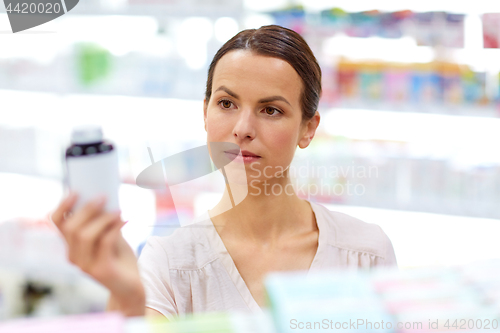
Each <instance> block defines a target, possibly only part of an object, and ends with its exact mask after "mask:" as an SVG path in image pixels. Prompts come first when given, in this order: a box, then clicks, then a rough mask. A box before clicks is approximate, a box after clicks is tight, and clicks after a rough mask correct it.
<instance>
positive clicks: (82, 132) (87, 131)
mask: <svg viewBox="0 0 500 333" xmlns="http://www.w3.org/2000/svg"><path fill="white" fill-rule="evenodd" d="M101 141H102V129H101V126H99V125H80V126H75V127H73V132H72V133H71V143H72V144H91V143H97V142H101Z"/></svg>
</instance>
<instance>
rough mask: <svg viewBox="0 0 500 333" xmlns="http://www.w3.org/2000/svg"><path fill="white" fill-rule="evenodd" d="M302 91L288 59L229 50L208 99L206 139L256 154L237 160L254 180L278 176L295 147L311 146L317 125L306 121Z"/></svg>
mask: <svg viewBox="0 0 500 333" xmlns="http://www.w3.org/2000/svg"><path fill="white" fill-rule="evenodd" d="M301 91H302V80H301V78H300V77H299V75H298V74H297V72H296V71H295V70H294V69H293V67H292V66H291V65H290V64H289V63H287V62H286V61H284V60H281V59H279V58H274V57H268V56H261V55H257V54H255V53H252V52H251V51H247V50H236V51H231V52H229V53H227V54H225V55H224V56H223V57H222V58H221V59H220V60H219V62H218V63H217V65H216V67H215V71H214V75H213V81H212V95H211V97H210V100H209V101H205V107H204V119H205V130H206V131H207V142H230V143H234V144H236V145H238V146H239V148H240V149H241V151H242V152H243V154H245V153H246V152H245V151H248V152H250V153H253V154H255V155H258V156H259V157H257V158H254V159H253V160H251V161H248V159H244V158H242V157H241V156H240V157H237V158H236V159H235V160H234V161H235V163H236V161H239V162H238V163H244V167H245V169H246V173H247V177H251V179H250V180H253V179H257V180H261V181H263V180H265V179H270V178H273V177H276V175H279V174H281V173H282V172H283V171H284V170H285V169H286V168H288V166H289V165H290V163H291V161H292V159H293V156H294V153H295V149H296V147H297V145H299V146H300V147H301V148H305V147H307V145H309V142H310V140H311V139H312V137H313V136H314V131H315V129H316V127H317V123H316V124H315V126H311V125H308V123H309V122H310V121H309V122H302V110H301V103H300V98H301ZM313 120H316V117H315V118H313ZM317 120H318V122H319V115H318V116H317ZM228 156H231V155H228ZM232 158H235V156H234V155H233V156H232ZM245 160H247V161H246V162H245Z"/></svg>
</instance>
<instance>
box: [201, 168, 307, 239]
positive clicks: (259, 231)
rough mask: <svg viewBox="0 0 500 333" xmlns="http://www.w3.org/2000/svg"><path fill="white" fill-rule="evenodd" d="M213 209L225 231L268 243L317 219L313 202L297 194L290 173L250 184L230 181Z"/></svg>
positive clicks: (211, 211)
mask: <svg viewBox="0 0 500 333" xmlns="http://www.w3.org/2000/svg"><path fill="white" fill-rule="evenodd" d="M280 189H281V190H280ZM238 198H241V200H238ZM231 207H232V208H231ZM209 213H210V217H211V219H212V221H213V222H214V225H215V227H216V228H217V229H218V230H219V232H221V231H222V229H224V230H223V232H224V233H231V234H232V235H234V236H235V237H238V238H240V237H241V238H242V239H246V240H250V241H254V242H260V243H265V244H271V243H274V242H276V241H278V240H279V239H280V238H281V237H286V236H291V235H294V234H297V233H300V232H303V231H304V230H307V229H310V228H311V223H315V222H314V219H313V218H312V217H313V215H312V211H311V207H310V205H309V204H308V202H307V201H305V200H302V199H300V198H299V197H297V195H296V194H295V192H294V190H293V187H292V184H291V182H290V179H289V178H288V177H284V178H272V179H268V180H266V181H265V182H258V183H257V182H254V183H252V184H251V185H250V186H248V185H238V184H233V183H229V184H226V189H225V191H224V195H223V197H222V199H221V201H220V202H219V203H218V204H217V205H216V206H215V207H214V208H213V209H212V210H210V212H209Z"/></svg>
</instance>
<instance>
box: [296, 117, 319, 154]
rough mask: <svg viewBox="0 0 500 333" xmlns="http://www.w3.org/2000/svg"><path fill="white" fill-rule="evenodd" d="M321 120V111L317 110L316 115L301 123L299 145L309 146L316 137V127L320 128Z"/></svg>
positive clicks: (301, 146) (302, 146)
mask: <svg viewBox="0 0 500 333" xmlns="http://www.w3.org/2000/svg"><path fill="white" fill-rule="evenodd" d="M319 121H320V116H319V112H318V111H316V113H315V114H314V116H313V117H312V118H311V119H309V120H307V121H306V122H305V123H304V124H302V125H301V131H300V137H299V142H298V143H297V144H298V146H299V147H300V148H302V149H304V148H306V147H307V146H309V144H310V143H311V140H312V139H313V138H314V134H316V129H317V128H318V125H319Z"/></svg>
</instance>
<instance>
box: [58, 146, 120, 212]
mask: <svg viewBox="0 0 500 333" xmlns="http://www.w3.org/2000/svg"><path fill="white" fill-rule="evenodd" d="M66 164H67V168H68V172H67V182H68V186H69V188H70V190H72V191H75V192H77V193H78V195H79V196H78V200H77V202H76V203H75V206H74V208H73V210H74V211H75V210H78V209H80V208H81V207H82V206H84V205H85V204H86V203H87V202H88V201H90V200H93V199H95V198H96V197H97V196H99V195H101V194H103V195H106V196H107V202H106V206H105V210H106V211H108V212H109V211H113V210H117V209H119V202H118V188H119V186H120V175H119V173H118V170H119V169H118V153H117V151H116V149H113V150H112V151H111V152H107V153H101V154H94V155H86V156H80V157H67V158H66Z"/></svg>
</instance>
